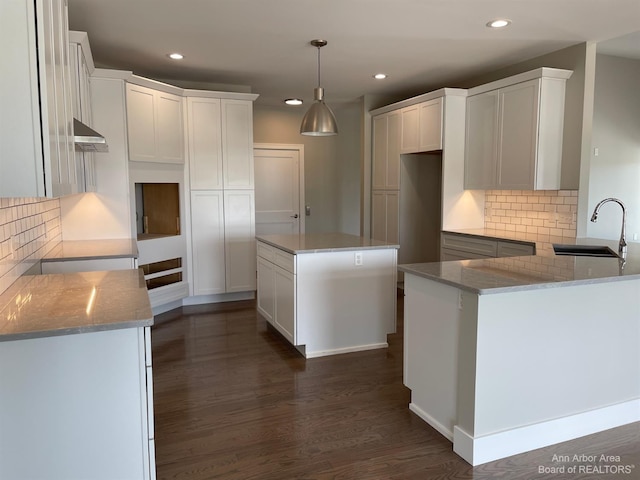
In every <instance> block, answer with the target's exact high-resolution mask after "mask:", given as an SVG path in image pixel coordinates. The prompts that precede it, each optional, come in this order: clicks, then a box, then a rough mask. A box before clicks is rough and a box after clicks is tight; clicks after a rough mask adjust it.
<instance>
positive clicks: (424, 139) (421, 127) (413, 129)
mask: <svg viewBox="0 0 640 480" xmlns="http://www.w3.org/2000/svg"><path fill="white" fill-rule="evenodd" d="M401 112H402V137H401V138H402V143H401V149H400V153H418V152H431V151H434V150H442V98H436V99H433V100H429V101H426V102H422V103H419V104H416V105H411V106H408V107H404V108H403V109H402V110H401Z"/></svg>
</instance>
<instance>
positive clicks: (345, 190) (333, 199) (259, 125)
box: [253, 103, 362, 234]
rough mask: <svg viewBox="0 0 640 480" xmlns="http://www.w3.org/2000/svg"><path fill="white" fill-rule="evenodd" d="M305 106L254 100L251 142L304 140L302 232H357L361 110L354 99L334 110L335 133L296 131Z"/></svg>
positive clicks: (300, 142) (296, 142)
mask: <svg viewBox="0 0 640 480" xmlns="http://www.w3.org/2000/svg"><path fill="white" fill-rule="evenodd" d="M307 108H308V106H304V105H303V106H302V107H298V108H293V107H269V106H260V105H254V110H253V141H254V142H255V143H284V144H303V145H304V156H305V158H304V165H305V201H306V203H307V205H309V206H310V207H311V216H309V217H307V219H306V232H307V233H313V232H331V231H341V232H345V233H355V234H358V233H359V231H360V220H359V219H360V160H361V159H360V155H361V154H360V151H361V148H362V147H361V131H360V124H361V110H360V106H359V104H357V103H354V104H349V105H346V106H342V107H340V108H336V109H334V113H335V115H336V120H337V122H338V130H339V133H338V135H337V136H333V137H308V136H304V135H300V123H301V122H302V117H303V116H304V114H305V112H306V109H307Z"/></svg>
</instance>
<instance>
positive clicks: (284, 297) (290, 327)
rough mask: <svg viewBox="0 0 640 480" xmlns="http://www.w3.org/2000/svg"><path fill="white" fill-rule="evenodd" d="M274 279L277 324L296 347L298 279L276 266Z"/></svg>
mask: <svg viewBox="0 0 640 480" xmlns="http://www.w3.org/2000/svg"><path fill="white" fill-rule="evenodd" d="M274 278H275V310H276V315H275V323H276V326H277V327H279V328H278V330H279V331H280V333H282V334H283V335H284V336H285V338H286V339H287V340H289V341H290V342H291V343H292V344H293V345H296V344H297V339H296V283H295V278H296V277H295V275H294V274H293V273H291V272H288V271H287V270H285V269H284V268H281V267H278V266H275V272H274Z"/></svg>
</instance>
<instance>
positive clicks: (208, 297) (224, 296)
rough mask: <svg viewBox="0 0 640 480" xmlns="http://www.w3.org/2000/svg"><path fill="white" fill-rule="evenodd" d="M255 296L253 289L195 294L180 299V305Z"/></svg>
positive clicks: (244, 298) (236, 299)
mask: <svg viewBox="0 0 640 480" xmlns="http://www.w3.org/2000/svg"><path fill="white" fill-rule="evenodd" d="M254 298H256V292H255V290H251V291H248V292H232V293H219V294H212V295H197V296H193V297H187V298H185V299H183V300H182V305H184V306H187V305H204V304H207V303H222V302H237V301H239V300H253V299H254Z"/></svg>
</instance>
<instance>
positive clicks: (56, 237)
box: [0, 198, 62, 293]
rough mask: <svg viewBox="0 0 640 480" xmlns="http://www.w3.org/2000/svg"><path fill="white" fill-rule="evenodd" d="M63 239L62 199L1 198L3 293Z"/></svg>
mask: <svg viewBox="0 0 640 480" xmlns="http://www.w3.org/2000/svg"><path fill="white" fill-rule="evenodd" d="M61 239H62V229H61V226H60V201H59V200H58V199H48V198H0V293H2V292H4V291H5V290H6V289H7V288H9V286H11V284H12V283H13V282H15V281H16V280H17V279H18V277H20V275H22V274H23V273H25V272H26V271H27V270H28V269H29V268H30V267H32V266H33V265H34V264H35V263H36V262H37V261H38V260H40V259H41V258H42V257H43V256H44V255H45V254H46V253H47V252H48V251H49V250H51V249H52V248H53V247H55V246H56V245H57V244H58V243H59V242H60V240H61Z"/></svg>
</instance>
